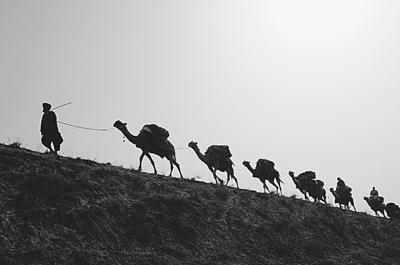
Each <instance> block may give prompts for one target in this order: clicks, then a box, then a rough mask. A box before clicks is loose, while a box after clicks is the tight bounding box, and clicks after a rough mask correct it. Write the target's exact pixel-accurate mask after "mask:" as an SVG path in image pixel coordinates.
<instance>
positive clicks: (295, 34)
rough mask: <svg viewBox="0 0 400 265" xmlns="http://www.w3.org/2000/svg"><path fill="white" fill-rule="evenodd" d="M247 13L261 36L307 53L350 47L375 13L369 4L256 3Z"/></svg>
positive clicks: (315, 1) (316, 1)
mask: <svg viewBox="0 0 400 265" xmlns="http://www.w3.org/2000/svg"><path fill="white" fill-rule="evenodd" d="M260 7H261V8H260ZM251 9H252V12H255V13H254V15H255V16H254V17H253V18H254V19H256V23H257V24H258V26H257V27H259V28H260V27H261V28H260V29H261V30H262V31H263V34H266V33H268V34H271V33H272V34H274V35H275V37H278V38H279V39H280V41H281V42H282V44H284V45H289V46H292V45H293V46H296V47H298V48H301V47H303V48H306V47H309V48H311V49H318V48H323V49H325V48H328V47H335V49H338V48H340V46H347V45H350V44H351V43H352V41H353V40H355V39H357V38H359V37H360V34H363V33H364V32H365V31H366V30H368V27H369V26H370V25H369V24H370V21H371V20H372V19H373V16H376V14H378V13H379V12H378V10H376V6H374V5H373V4H372V2H370V1H321V0H305V1H297V0H293V1H290V0H289V1H288V0H286V1H285V0H283V1H268V2H264V1H259V2H257V6H256V5H255V4H254V5H253V6H252V7H251ZM338 46H339V47H338Z"/></svg>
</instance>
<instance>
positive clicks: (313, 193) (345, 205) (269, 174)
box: [114, 120, 400, 220]
mask: <svg viewBox="0 0 400 265" xmlns="http://www.w3.org/2000/svg"><path fill="white" fill-rule="evenodd" d="M114 127H115V128H117V129H118V130H119V131H121V132H122V134H123V135H124V137H126V138H127V139H128V140H129V141H130V142H131V143H133V144H134V145H136V147H138V148H139V149H141V150H142V154H141V155H140V157H139V168H138V171H139V172H140V171H141V169H142V161H143V158H144V157H145V156H146V157H147V158H148V159H149V160H150V163H151V165H152V166H153V169H154V173H155V174H157V169H156V166H155V164H154V161H153V159H152V157H151V155H150V154H156V155H158V156H159V157H161V158H164V157H165V158H167V159H168V161H169V162H170V165H171V171H170V173H169V176H171V175H172V171H173V169H174V166H175V167H176V168H177V169H178V171H179V175H180V177H181V178H183V175H182V172H181V169H180V166H179V164H178V162H177V160H176V153H175V148H174V145H173V144H172V143H171V142H170V141H169V140H168V137H169V132H168V131H167V130H166V129H164V128H162V127H160V126H158V125H155V124H147V125H144V126H143V128H142V130H141V131H140V132H139V134H138V135H137V136H135V135H133V134H131V133H130V132H129V131H128V129H127V123H123V122H121V121H119V120H117V121H116V122H115V123H114ZM188 147H189V148H191V149H193V151H194V152H195V154H196V155H197V157H198V158H199V159H200V160H201V161H202V162H203V163H205V164H206V166H207V167H208V169H209V170H210V171H211V173H212V175H213V177H214V179H215V183H216V185H221V186H222V185H224V181H223V180H222V179H221V178H220V177H218V175H217V171H221V172H226V177H227V179H226V182H225V185H228V184H229V181H230V179H231V178H232V179H233V180H234V181H235V183H236V187H237V188H239V183H238V180H237V178H236V177H235V173H234V170H233V165H234V163H233V161H232V159H231V157H232V153H231V151H230V150H229V146H227V145H211V146H209V147H208V148H207V150H206V151H205V152H204V154H203V153H202V152H201V151H200V148H199V147H198V143H197V142H193V141H191V142H190V143H189V144H188ZM242 164H243V166H244V167H246V168H247V169H248V170H249V171H250V173H251V174H252V176H253V177H254V178H258V179H259V180H260V181H261V183H262V185H263V189H264V193H266V192H267V191H268V193H271V191H270V189H269V188H268V186H267V184H266V181H268V182H269V183H270V184H271V185H272V186H274V187H275V189H276V193H277V194H280V195H282V187H281V183H283V182H282V180H281V177H280V174H279V172H278V171H277V170H276V169H275V163H274V162H272V161H270V160H267V159H263V158H261V159H259V160H258V161H257V163H256V167H255V168H253V167H252V166H251V165H250V162H249V161H243V163H242ZM289 176H290V177H291V179H292V180H293V183H294V185H295V186H296V188H297V189H298V190H299V191H300V192H301V193H302V194H303V195H304V199H305V200H310V199H309V197H311V198H313V199H314V202H323V203H325V204H327V202H326V190H325V189H324V185H325V184H324V182H323V181H322V180H320V179H317V176H316V173H315V172H313V171H305V172H303V173H300V174H299V175H297V176H295V174H294V172H293V171H289ZM329 191H330V192H331V193H332V195H333V197H334V198H335V203H337V204H339V207H340V209H343V210H350V206H351V207H352V208H353V209H354V211H356V207H355V205H354V199H353V196H352V189H351V188H350V187H349V186H347V185H346V184H345V182H344V181H343V180H342V179H341V178H339V177H338V178H337V185H336V188H335V189H333V188H330V189H329ZM364 200H365V201H366V202H367V203H368V205H369V206H370V207H371V209H372V210H373V211H374V212H375V215H376V216H378V217H379V216H380V215H379V213H381V214H382V215H383V216H384V217H386V215H385V211H386V213H387V215H388V217H390V218H391V219H398V220H400V207H399V206H398V205H396V204H395V203H388V204H386V205H385V204H384V198H383V197H382V196H379V195H378V191H377V190H376V189H375V187H373V189H372V191H371V192H370V196H369V197H364Z"/></svg>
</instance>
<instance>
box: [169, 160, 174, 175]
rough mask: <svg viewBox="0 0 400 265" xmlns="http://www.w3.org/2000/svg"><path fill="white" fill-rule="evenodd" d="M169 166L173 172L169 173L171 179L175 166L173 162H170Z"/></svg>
mask: <svg viewBox="0 0 400 265" xmlns="http://www.w3.org/2000/svg"><path fill="white" fill-rule="evenodd" d="M169 164H170V166H171V171H170V172H169V176H168V177H171V176H172V171H173V170H174V165H173V164H172V161H169Z"/></svg>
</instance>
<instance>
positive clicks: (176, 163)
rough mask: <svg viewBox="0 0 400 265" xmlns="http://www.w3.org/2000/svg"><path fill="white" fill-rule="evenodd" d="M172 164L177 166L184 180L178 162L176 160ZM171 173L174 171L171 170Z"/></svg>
mask: <svg viewBox="0 0 400 265" xmlns="http://www.w3.org/2000/svg"><path fill="white" fill-rule="evenodd" d="M172 163H173V164H174V165H175V166H176V168H177V169H178V171H179V175H180V176H181V178H182V179H183V175H182V172H181V167H180V166H179V164H178V162H176V160H172ZM171 173H172V170H171Z"/></svg>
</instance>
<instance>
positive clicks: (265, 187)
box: [263, 180, 271, 193]
mask: <svg viewBox="0 0 400 265" xmlns="http://www.w3.org/2000/svg"><path fill="white" fill-rule="evenodd" d="M263 183H264V192H265V189H267V191H268V193H271V191H270V190H269V188H268V186H267V184H266V183H265V180H264V182H263Z"/></svg>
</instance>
